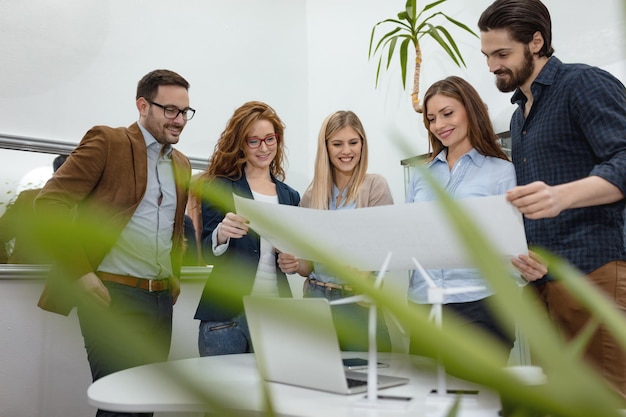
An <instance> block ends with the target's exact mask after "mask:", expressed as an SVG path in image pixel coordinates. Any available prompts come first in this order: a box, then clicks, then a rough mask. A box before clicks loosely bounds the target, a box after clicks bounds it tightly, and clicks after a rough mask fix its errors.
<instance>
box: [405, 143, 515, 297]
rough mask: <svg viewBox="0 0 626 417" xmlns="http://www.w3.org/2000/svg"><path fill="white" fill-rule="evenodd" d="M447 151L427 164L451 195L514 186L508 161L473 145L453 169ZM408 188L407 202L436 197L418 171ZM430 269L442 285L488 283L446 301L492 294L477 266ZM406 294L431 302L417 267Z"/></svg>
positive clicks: (490, 192) (500, 190)
mask: <svg viewBox="0 0 626 417" xmlns="http://www.w3.org/2000/svg"><path fill="white" fill-rule="evenodd" d="M446 154H447V152H446V150H443V151H441V152H440V153H439V155H437V156H436V157H435V159H434V160H432V161H431V162H429V163H428V165H427V168H428V170H429V172H430V174H432V176H433V177H434V179H435V180H436V181H437V182H438V184H439V185H441V186H442V187H444V188H445V190H446V191H447V192H448V193H449V194H450V196H451V197H452V198H455V199H462V198H469V197H484V196H490V195H500V194H504V193H505V192H506V191H507V190H509V189H511V188H513V187H514V186H515V169H514V168H513V164H512V163H511V162H509V161H505V160H504V159H500V158H494V157H487V156H484V155H481V154H480V153H478V151H477V150H476V149H472V150H470V151H469V152H468V153H466V154H465V155H463V156H462V157H461V158H459V160H458V161H457V162H456V163H455V164H454V166H453V168H452V170H450V169H449V168H448V161H447V160H446ZM408 190H409V191H408V193H407V197H406V202H407V203H413V202H419V201H433V200H435V199H436V198H437V196H436V195H435V193H434V191H433V190H432V188H431V187H430V186H429V185H428V184H427V182H426V180H425V179H424V178H423V177H422V176H420V175H419V172H417V173H416V174H415V175H413V176H412V177H411V178H410V179H409V188H408ZM427 272H428V273H429V275H430V276H431V278H432V279H433V281H434V282H435V285H437V287H439V288H457V287H468V286H485V287H486V289H485V290H484V291H474V292H467V293H462V294H454V295H447V296H446V298H445V299H444V303H461V302H468V301H475V300H480V299H482V298H485V297H487V296H489V295H491V294H493V291H492V290H491V289H489V288H488V287H487V283H486V281H485V279H484V278H482V277H481V276H480V274H479V272H478V270H476V269H470V268H465V269H429V270H428V271H427ZM407 296H408V299H409V300H410V301H412V302H414V303H420V304H426V303H428V285H427V284H426V281H424V279H423V278H422V276H421V275H420V274H419V273H418V272H417V271H413V272H412V274H411V279H410V282H409V289H408V294H407Z"/></svg>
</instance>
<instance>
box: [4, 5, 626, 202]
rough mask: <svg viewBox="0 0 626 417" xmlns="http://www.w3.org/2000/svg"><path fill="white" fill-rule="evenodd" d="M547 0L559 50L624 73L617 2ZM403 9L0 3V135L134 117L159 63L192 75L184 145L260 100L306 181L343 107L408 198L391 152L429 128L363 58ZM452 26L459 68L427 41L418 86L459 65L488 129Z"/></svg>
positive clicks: (472, 12) (59, 131) (494, 100)
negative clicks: (323, 129)
mask: <svg viewBox="0 0 626 417" xmlns="http://www.w3.org/2000/svg"><path fill="white" fill-rule="evenodd" d="M490 2H491V1H490V0H474V1H472V2H465V1H459V0H450V1H449V2H448V3H444V4H443V5H442V6H441V9H442V10H443V11H445V12H446V13H447V14H449V15H451V16H452V17H454V18H456V19H458V20H460V21H462V22H464V23H466V24H467V25H468V26H469V27H470V28H472V29H475V27H476V21H477V19H478V17H479V15H480V13H481V12H482V10H483V9H484V8H485V7H486V6H487V5H489V4H490ZM546 4H547V5H548V7H549V8H550V9H551V10H552V16H553V27H554V30H553V32H554V34H553V35H554V36H553V38H554V41H553V44H554V46H555V48H556V55H557V56H558V57H559V58H561V59H562V60H563V61H566V62H568V61H572V62H573V61H577V62H585V63H589V64H594V65H599V66H602V67H603V68H606V69H608V70H610V71H612V72H613V73H614V74H615V75H616V76H618V78H620V79H621V80H622V81H626V61H625V51H626V39H625V36H624V30H623V27H622V26H623V20H624V10H623V7H622V5H623V1H622V0H599V1H596V2H584V3H577V4H576V7H572V3H571V2H570V1H569V0H546ZM403 6H404V1H401V0H397V1H378V0H341V1H337V0H313V1H305V0H265V1H258V0H244V1H239V2H232V1H229V0H181V1H179V2H177V3H176V7H172V4H171V2H168V1H164V0H135V1H132V2H127V1H123V0H109V1H106V2H103V1H98V0H65V1H64V2H62V4H60V3H58V2H48V1H45V0H25V1H22V2H14V1H11V0H0V51H2V63H3V77H1V78H0V115H1V116H0V120H1V121H2V123H1V124H0V134H2V133H4V134H11V135H18V136H27V137H37V138H49V139H55V140H62V141H68V142H74V143H77V142H78V141H79V140H80V138H81V136H82V135H83V134H84V132H85V131H86V130H87V129H88V128H89V127H91V126H92V125H94V124H109V125H114V126H121V125H128V124H130V123H131V122H133V121H134V120H135V119H136V115H137V113H136V109H135V107H134V92H135V88H136V83H137V81H138V79H139V78H140V77H141V76H142V75H143V74H145V73H146V72H148V71H150V70H152V69H154V68H157V67H166V68H171V69H173V70H176V71H178V72H180V73H181V74H182V75H184V76H185V77H186V78H187V79H188V80H189V81H190V83H191V85H192V87H191V91H190V95H191V103H192V106H193V107H195V108H196V109H197V111H198V112H197V115H196V117H195V118H194V119H193V120H192V121H191V122H190V123H189V124H188V126H187V127H186V129H185V132H184V134H183V138H182V140H181V142H180V144H179V145H178V147H179V148H180V149H181V150H182V151H184V152H185V153H187V154H188V155H191V156H195V157H201V158H208V157H209V156H210V154H211V152H212V150H213V147H214V145H215V142H216V140H217V137H218V136H219V134H220V132H221V131H222V130H223V128H224V126H225V123H226V121H227V119H228V117H229V116H230V115H231V114H232V111H233V110H234V109H235V108H236V107H238V106H239V105H240V104H242V103H243V102H245V101H248V100H253V99H259V100H264V101H266V102H268V103H269V104H271V105H272V106H274V107H275V108H276V110H277V111H278V113H279V115H280V116H281V117H282V119H283V121H284V122H285V124H286V125H287V130H286V140H287V145H288V148H289V153H288V156H289V169H288V171H287V182H288V183H289V184H291V185H292V186H294V187H295V188H296V189H298V190H299V191H301V192H303V191H304V189H305V188H306V186H307V185H308V183H309V181H310V180H311V177H312V170H313V159H314V155H315V146H316V138H317V133H318V129H319V126H320V124H321V122H322V120H323V118H324V117H325V116H326V115H327V114H329V113H331V112H333V111H335V110H338V109H351V110H354V111H355V112H356V113H357V114H358V115H359V116H360V117H361V119H362V120H363V123H364V125H365V128H366V130H367V133H368V137H369V140H370V147H371V152H370V155H371V160H370V166H371V168H370V170H371V171H372V172H379V173H381V174H384V175H385V176H386V177H387V178H388V181H389V183H390V185H391V187H392V191H393V194H394V197H395V199H396V201H403V199H404V196H403V187H402V182H403V178H402V169H401V167H400V160H402V159H405V158H408V157H411V156H414V155H416V154H420V153H423V152H425V151H427V143H426V133H425V130H424V128H423V123H422V119H421V115H418V114H416V113H415V112H413V110H412V109H411V106H410V98H409V93H408V91H404V90H403V89H402V87H401V85H400V78H399V70H398V69H397V67H396V65H393V66H392V68H391V70H390V71H389V72H387V73H383V74H382V76H381V80H380V84H379V87H378V88H377V89H375V88H374V80H375V72H376V61H375V60H372V61H368V59H367V49H368V45H369V36H370V31H371V28H372V26H373V25H374V24H375V23H376V22H378V21H380V20H382V19H384V18H388V17H395V15H396V12H397V11H399V10H400V9H401V8H402V7H403ZM50 16H52V17H53V18H52V19H50V18H48V17H50ZM453 33H454V35H455V36H456V37H457V41H458V43H459V47H460V48H461V51H462V53H463V55H464V57H465V60H466V62H467V68H464V69H460V68H457V67H456V66H455V65H454V64H453V63H452V62H451V61H450V60H449V58H448V57H447V56H446V55H445V53H444V52H442V51H441V50H440V48H439V47H438V46H437V45H435V43H434V42H433V41H432V40H431V39H430V38H423V41H422V47H423V49H424V62H423V66H422V81H421V90H422V92H423V91H425V90H426V88H427V87H428V86H429V85H430V84H432V83H433V82H434V81H436V80H438V79H440V78H443V77H445V76H447V75H450V74H457V75H461V76H463V77H465V78H467V79H468V80H469V81H470V82H471V83H472V84H473V85H474V86H475V87H476V88H477V89H478V90H479V92H480V93H481V95H482V96H483V98H484V100H485V101H486V102H487V104H488V105H489V108H490V111H491V114H492V117H493V119H494V121H495V125H496V129H497V130H499V131H502V130H507V129H508V118H509V115H510V113H511V112H512V110H513V107H512V105H511V104H510V102H509V97H510V95H508V94H502V93H500V92H499V91H497V89H496V88H495V85H494V79H493V76H492V75H491V74H490V73H489V72H488V71H487V67H486V65H485V63H484V59H483V57H482V54H481V53H480V42H479V40H478V39H477V38H474V37H471V36H469V35H466V34H465V33H463V32H462V31H459V30H453ZM398 136H400V137H401V140H400V141H399V142H398V141H397V140H395V138H397V137H398ZM10 162H11V161H5V164H7V165H6V166H7V167H11V166H16V165H12V164H10ZM7 169H9V168H5V167H3V172H2V174H5V172H6V170H7ZM9 180H10V179H3V178H0V202H2V201H3V199H5V198H6V196H7V193H6V191H10V188H11V186H12V184H15V180H14V181H9ZM7 188H8V190H7ZM0 211H2V207H1V206H0Z"/></svg>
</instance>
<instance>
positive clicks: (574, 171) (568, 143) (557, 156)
mask: <svg viewBox="0 0 626 417" xmlns="http://www.w3.org/2000/svg"><path fill="white" fill-rule="evenodd" d="M531 90H532V94H533V99H534V101H533V105H532V108H531V110H530V114H529V115H528V118H526V119H525V118H524V105H525V103H526V97H525V96H524V94H523V93H522V92H521V91H520V90H519V89H518V90H517V91H515V94H514V95H513V97H512V98H511V102H512V103H514V104H517V105H518V108H517V109H516V110H515V113H514V114H513V117H512V119H511V138H512V157H513V163H514V165H515V170H516V175H517V183H518V185H524V184H529V183H531V182H533V181H544V182H545V183H546V184H548V185H557V184H563V183H567V182H571V181H576V180H579V179H582V178H586V177H588V176H591V175H594V176H598V177H601V178H603V179H605V180H607V181H609V182H610V183H611V184H613V185H615V186H616V187H618V188H619V189H620V190H621V191H622V192H623V193H624V192H626V89H625V88H624V86H623V85H622V84H621V83H620V82H619V80H617V79H616V78H615V77H613V76H612V75H611V74H609V73H608V72H606V71H603V70H601V69H599V68H596V67H591V66H588V65H583V64H563V63H562V62H561V61H560V60H559V59H558V58H556V57H552V58H550V59H549V60H548V62H547V63H546V65H545V66H544V68H543V69H542V70H541V72H540V73H539V75H538V76H537V78H536V79H535V81H534V82H533V84H532V86H531ZM524 222H525V228H526V237H527V239H528V243H529V245H531V246H538V247H543V248H545V249H548V250H550V251H551V252H553V253H555V254H557V255H559V256H562V257H564V258H566V259H567V260H569V261H570V262H571V263H572V264H573V265H575V266H576V267H577V268H578V269H580V270H581V271H582V272H583V273H585V274H587V273H589V272H592V271H593V270H595V269H597V268H598V267H600V266H602V265H604V264H606V263H608V262H611V261H614V260H619V259H626V253H625V251H624V243H623V242H624V238H623V227H624V200H623V199H622V200H620V201H618V202H616V203H613V204H606V205H601V206H594V207H585V208H577V209H569V210H565V211H563V212H562V213H561V214H560V215H558V216H557V217H555V218H549V219H540V220H529V219H525V220H524Z"/></svg>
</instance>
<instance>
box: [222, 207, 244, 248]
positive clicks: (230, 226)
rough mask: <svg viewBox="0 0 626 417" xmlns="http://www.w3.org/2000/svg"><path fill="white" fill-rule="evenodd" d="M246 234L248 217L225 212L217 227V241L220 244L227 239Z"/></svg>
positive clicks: (238, 237)
mask: <svg viewBox="0 0 626 417" xmlns="http://www.w3.org/2000/svg"><path fill="white" fill-rule="evenodd" d="M246 234H248V219H246V218H245V217H242V216H239V215H237V214H235V213H230V212H229V213H226V216H224V219H223V220H222V222H221V223H220V224H219V228H218V229H217V242H218V243H219V244H220V245H221V244H224V243H226V241H227V240H228V239H240V238H242V237H243V236H245V235H246Z"/></svg>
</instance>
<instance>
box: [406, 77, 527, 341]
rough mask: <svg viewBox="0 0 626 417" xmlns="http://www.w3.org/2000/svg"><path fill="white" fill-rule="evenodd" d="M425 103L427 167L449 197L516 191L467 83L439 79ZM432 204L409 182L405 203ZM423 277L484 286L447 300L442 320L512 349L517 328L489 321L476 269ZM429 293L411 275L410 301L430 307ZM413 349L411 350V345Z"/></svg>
mask: <svg viewBox="0 0 626 417" xmlns="http://www.w3.org/2000/svg"><path fill="white" fill-rule="evenodd" d="M423 102H424V109H423V115H424V125H425V126H426V129H427V130H428V138H429V141H430V144H431V146H432V149H433V152H432V154H430V157H429V160H428V161H427V164H426V167H427V168H428V170H429V172H430V174H432V176H433V177H434V179H435V180H436V181H437V182H438V183H439V185H441V186H442V187H443V188H444V189H445V190H446V191H447V192H448V194H449V195H450V196H451V197H452V198H455V199H461V198H470V197H482V196H491V195H499V194H505V192H506V191H507V190H509V189H511V188H513V187H514V186H515V184H516V182H515V169H514V168H513V164H512V163H511V162H510V161H509V159H508V157H507V155H506V154H505V153H504V151H503V150H502V149H501V147H500V145H499V144H498V137H497V136H496V133H495V132H494V129H493V126H492V124H491V121H490V119H489V113H488V110H487V106H486V105H485V104H484V103H483V101H482V100H481V98H480V96H479V95H478V93H477V92H476V90H475V89H474V88H473V87H472V86H471V85H470V84H469V83H468V82H467V81H465V80H463V79H462V78H459V77H455V76H452V77H448V78H445V79H443V80H440V81H438V82H436V83H435V84H433V85H432V86H431V87H430V88H429V89H428V91H426V94H425V96H424V100H423ZM435 199H436V195H435V193H434V191H433V190H432V189H431V187H430V186H429V185H428V183H427V181H426V180H425V178H423V177H420V176H415V177H414V178H411V180H410V183H409V189H408V193H407V202H408V203H412V202H419V201H431V200H435ZM427 272H428V274H429V275H430V276H431V277H432V279H433V281H434V282H435V284H436V285H437V287H439V288H455V287H456V288H458V287H469V286H485V290H483V291H474V292H466V293H460V294H454V295H447V296H446V297H445V299H444V315H445V314H446V312H450V311H452V312H454V313H456V314H457V315H458V316H460V317H461V318H462V319H463V320H465V321H467V323H472V324H475V325H478V326H479V327H482V328H483V329H485V330H487V331H488V332H490V333H491V334H492V335H494V336H495V337H496V338H497V339H499V340H500V341H502V343H503V344H504V345H505V346H508V347H509V348H512V347H513V342H514V340H515V335H514V334H515V325H514V323H509V324H506V325H503V324H502V322H501V321H500V320H497V319H496V318H495V317H494V316H493V314H492V312H491V310H490V309H489V307H488V306H487V299H488V297H490V296H492V295H493V291H492V290H491V289H489V287H488V286H487V283H486V281H485V280H484V279H483V278H482V277H481V276H480V273H479V271H478V270H476V269H431V270H428V271H427ZM427 292H428V285H427V284H426V282H425V280H424V279H423V278H422V276H421V275H420V273H419V272H417V271H413V273H412V275H411V278H410V283H409V290H408V299H409V301H410V302H413V303H418V304H428V298H427ZM444 320H445V319H444ZM411 350H412V351H414V346H413V343H412V349H411Z"/></svg>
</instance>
